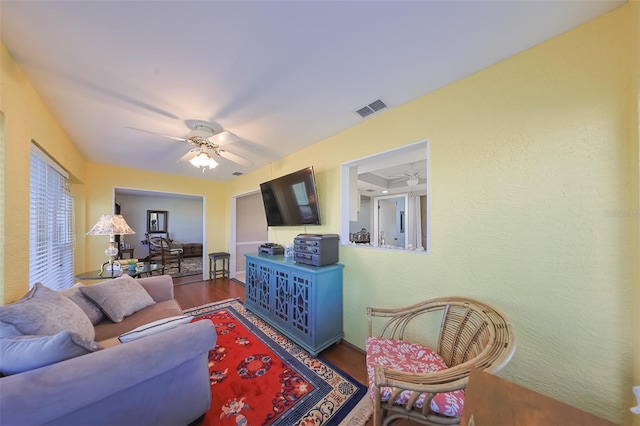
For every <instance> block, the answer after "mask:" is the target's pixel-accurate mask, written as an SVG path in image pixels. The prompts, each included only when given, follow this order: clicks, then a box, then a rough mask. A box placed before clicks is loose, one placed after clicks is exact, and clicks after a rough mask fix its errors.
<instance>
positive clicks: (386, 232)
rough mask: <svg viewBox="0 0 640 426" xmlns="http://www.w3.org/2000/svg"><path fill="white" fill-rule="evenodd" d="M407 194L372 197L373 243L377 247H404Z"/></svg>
mask: <svg viewBox="0 0 640 426" xmlns="http://www.w3.org/2000/svg"><path fill="white" fill-rule="evenodd" d="M408 200H409V197H408V196H407V194H400V195H389V196H385V197H374V198H373V205H374V206H375V207H374V209H373V235H372V240H373V245H374V246H378V247H388V248H393V247H398V248H407V247H406V244H407V243H406V238H405V235H406V232H405V231H406V221H405V218H406V214H405V212H406V211H407V208H408Z"/></svg>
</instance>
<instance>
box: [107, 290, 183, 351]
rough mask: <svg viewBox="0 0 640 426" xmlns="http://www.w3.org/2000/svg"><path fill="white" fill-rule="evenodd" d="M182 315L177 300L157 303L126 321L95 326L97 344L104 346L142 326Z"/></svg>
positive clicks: (108, 321) (108, 322)
mask: <svg viewBox="0 0 640 426" xmlns="http://www.w3.org/2000/svg"><path fill="white" fill-rule="evenodd" d="M176 315H182V308H181V307H180V305H179V304H178V302H177V301H176V300H175V299H172V300H166V301H164V302H157V303H155V304H153V305H151V306H147V307H146V308H144V309H141V310H139V311H138V312H136V313H135V314H132V315H131V316H128V317H127V318H125V319H124V321H122V322H119V323H114V322H112V321H110V320H109V319H108V318H107V319H105V320H104V321H102V322H100V323H99V324H97V325H96V326H95V330H96V338H95V340H96V342H98V343H100V344H102V342H103V341H104V340H108V339H111V338H113V337H115V338H117V337H118V336H119V335H121V334H122V333H126V332H127V331H130V330H133V329H134V328H136V327H140V326H141V325H145V324H148V323H150V322H152V321H156V320H159V319H162V318H168V317H173V316H176Z"/></svg>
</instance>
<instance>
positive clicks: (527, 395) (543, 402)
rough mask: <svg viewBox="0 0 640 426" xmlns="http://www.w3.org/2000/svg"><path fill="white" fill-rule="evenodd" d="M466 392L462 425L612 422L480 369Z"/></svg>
mask: <svg viewBox="0 0 640 426" xmlns="http://www.w3.org/2000/svg"><path fill="white" fill-rule="evenodd" d="M465 395H466V396H465V403H464V410H463V411H462V419H461V421H460V425H461V426H474V425H475V426H499V425H527V426H550V425H562V426H570V425H575V426H585V425H614V424H615V423H611V422H609V421H607V420H604V419H601V418H600V417H596V416H594V415H592V414H589V413H587V412H585V411H582V410H579V409H577V408H575V407H572V406H570V405H567V404H564V403H562V402H560V401H556V400H555V399H552V398H549V397H546V396H544V395H542V394H539V393H537V392H534V391H532V390H530V389H527V388H524V387H522V386H518V385H516V384H515V383H511V382H509V381H507V380H505V379H502V378H500V377H498V376H494V375H493V374H489V373H485V372H484V371H481V370H473V371H472V372H471V376H470V377H469V385H468V386H467V390H466V393H465Z"/></svg>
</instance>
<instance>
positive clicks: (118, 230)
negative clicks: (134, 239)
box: [87, 214, 135, 276]
mask: <svg viewBox="0 0 640 426" xmlns="http://www.w3.org/2000/svg"><path fill="white" fill-rule="evenodd" d="M116 234H117V235H130V234H135V231H134V230H133V229H131V227H130V226H129V225H128V224H127V221H126V220H124V217H122V215H119V214H103V215H102V216H100V220H98V223H96V224H95V225H93V227H92V228H91V229H90V230H89V232H87V235H108V236H109V247H107V249H106V250H105V251H104V254H106V255H107V256H109V260H108V261H106V262H104V263H103V264H102V266H101V267H100V276H102V273H103V272H104V267H105V266H106V265H109V268H108V269H110V270H111V275H113V269H114V266H113V265H114V260H115V258H116V256H117V255H118V247H116Z"/></svg>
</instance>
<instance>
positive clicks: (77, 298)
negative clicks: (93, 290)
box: [60, 283, 104, 325]
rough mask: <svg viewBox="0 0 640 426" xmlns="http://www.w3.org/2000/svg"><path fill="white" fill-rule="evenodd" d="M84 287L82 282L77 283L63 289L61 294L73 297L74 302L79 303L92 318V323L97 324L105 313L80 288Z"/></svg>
mask: <svg viewBox="0 0 640 426" xmlns="http://www.w3.org/2000/svg"><path fill="white" fill-rule="evenodd" d="M82 287H84V284H82V283H76V284H75V285H74V286H73V287H71V288H68V289H65V290H61V291H60V294H62V295H63V296H65V297H68V298H69V299H71V301H72V302H73V303H75V304H76V305H78V306H79V307H80V309H82V311H83V312H84V313H85V314H87V316H88V317H89V319H90V320H91V324H93V325H96V324H98V323H99V322H100V321H102V320H103V319H104V313H103V312H102V311H101V310H100V307H99V306H98V305H96V304H95V303H93V302H92V301H91V300H90V299H88V298H87V297H86V296H85V295H84V294H82V292H81V291H80V289H81V288H82Z"/></svg>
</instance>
